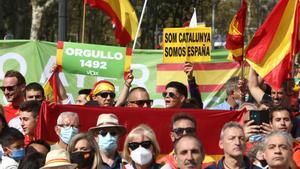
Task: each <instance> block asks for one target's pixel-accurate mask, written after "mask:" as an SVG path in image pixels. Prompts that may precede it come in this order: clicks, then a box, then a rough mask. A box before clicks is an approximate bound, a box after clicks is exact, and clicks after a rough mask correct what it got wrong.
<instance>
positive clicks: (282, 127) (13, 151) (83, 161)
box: [0, 63, 300, 169]
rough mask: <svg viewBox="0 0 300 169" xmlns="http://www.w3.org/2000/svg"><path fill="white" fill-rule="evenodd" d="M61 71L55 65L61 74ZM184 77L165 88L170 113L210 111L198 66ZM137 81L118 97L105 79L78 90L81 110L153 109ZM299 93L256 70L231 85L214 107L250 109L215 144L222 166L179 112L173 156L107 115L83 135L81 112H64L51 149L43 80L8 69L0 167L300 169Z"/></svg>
mask: <svg viewBox="0 0 300 169" xmlns="http://www.w3.org/2000/svg"><path fill="white" fill-rule="evenodd" d="M55 69H56V67H55V66H54V67H53V70H54V73H57V72H56V71H55ZM183 71H184V72H185V73H186V75H187V84H188V85H185V84H183V83H181V82H178V81H172V82H169V83H168V84H166V87H165V91H164V92H163V93H162V97H163V98H164V100H165V108H179V109H180V108H191V109H203V102H202V99H201V93H200V92H199V90H198V85H197V83H196V80H195V77H194V75H193V64H192V63H185V64H184V65H183ZM133 78H134V77H133V74H132V72H130V73H129V74H128V75H127V77H126V78H125V81H124V86H123V89H122V90H121V92H120V95H119V97H117V98H116V92H115V86H114V84H113V83H111V82H110V81H107V80H101V81H98V82H97V83H95V84H94V86H93V87H92V88H91V89H82V90H80V91H79V92H78V96H77V98H76V104H78V105H82V106H100V107H138V108H151V106H152V103H153V100H152V99H151V98H150V95H149V93H148V91H147V90H146V89H145V88H143V87H133V88H132V87H131V83H132V81H133ZM199 78H201V77H199ZM56 82H57V86H58V91H59V92H58V98H59V100H58V102H59V104H71V102H70V98H69V97H68V96H67V94H66V90H65V89H64V87H63V85H62V83H61V82H60V80H59V78H58V79H56ZM293 87H294V83H293V81H292V79H288V80H287V81H286V82H285V83H284V84H283V85H282V87H281V88H280V89H273V88H271V87H269V86H268V85H266V84H265V83H264V82H263V80H262V79H261V78H260V77H259V76H258V75H257V74H256V73H255V71H254V70H252V69H251V70H250V73H249V78H248V80H247V79H244V78H241V77H233V78H231V79H229V80H228V82H227V83H226V84H225V85H224V89H225V90H226V94H227V96H226V99H225V100H224V102H223V103H221V104H219V105H217V106H215V107H212V108H211V109H215V110H245V112H246V113H245V114H244V118H243V121H242V122H233V121H229V122H227V123H225V124H224V125H223V128H222V130H221V132H220V137H219V145H215V146H216V147H219V148H220V149H222V150H223V152H224V155H223V157H222V158H220V159H218V161H216V159H215V158H213V157H212V156H210V155H209V154H207V153H206V151H205V147H204V146H203V144H202V142H201V140H200V139H199V138H198V137H197V134H196V133H197V122H198V121H199V119H195V118H194V117H193V116H192V115H190V114H188V113H187V112H179V113H176V114H174V115H173V117H172V119H170V121H171V124H172V126H171V128H170V134H169V135H170V140H171V141H172V144H173V150H170V151H171V152H170V153H169V154H167V155H162V154H161V153H160V144H159V142H158V140H157V138H156V133H155V132H154V131H153V129H152V128H151V126H148V125H146V124H140V125H138V126H136V127H135V128H133V129H132V130H131V131H128V129H127V128H126V127H125V126H124V125H123V124H120V122H119V119H118V117H117V116H116V115H115V114H113V113H102V114H100V115H99V117H98V120H97V122H96V124H95V126H94V127H91V128H89V130H88V131H80V119H79V116H78V114H77V113H76V112H62V113H60V114H59V116H58V118H57V120H56V126H55V128H54V130H53V132H55V133H56V135H57V136H58V140H57V141H56V142H55V143H49V142H47V140H40V139H37V138H36V137H35V132H36V130H35V129H36V127H37V123H38V119H39V118H38V117H39V113H40V111H41V110H40V107H41V104H42V102H47V100H46V97H45V94H44V89H43V87H42V86H41V85H40V84H39V83H36V82H32V83H29V84H26V80H25V78H24V76H23V75H22V74H21V73H20V72H18V71H15V70H9V71H7V72H6V73H5V76H4V79H3V82H2V86H1V87H0V88H1V90H2V91H3V94H4V96H5V98H6V100H7V102H8V104H7V105H5V106H3V107H2V109H1V113H0V169H8V168H9V169H13V168H20V169H35V168H43V169H46V168H53V169H59V168H70V169H71V168H74V169H75V168H79V169H100V168H101V169H120V168H122V169H160V168H162V169H178V168H179V169H192V168H195V169H213V168H218V169H219V168H220V169H223V168H224V169H244V168H246V169H252V168H253V169H260V168H261V169H263V168H270V169H289V168H293V169H294V168H300V121H299V119H298V118H297V117H296V116H297V115H298V112H299V103H298V102H299V101H300V100H299V99H298V96H299V94H298V91H295V90H293ZM188 95H190V97H188ZM299 97H300V96H299ZM185 110H186V109H185ZM253 112H255V113H257V114H256V115H257V116H260V115H261V114H262V113H265V114H266V113H267V116H268V119H267V121H263V122H261V121H259V120H257V119H255V118H253V117H252V114H253ZM212 113H213V112H212ZM265 114H264V115H265ZM91 120H94V119H91ZM145 123H146V122H145ZM127 133H128V134H127ZM122 137H126V138H125V141H124V145H123V146H121V145H119V144H120V143H119V140H120V139H121V138H122ZM121 147H123V149H122V151H119V150H120V148H121Z"/></svg>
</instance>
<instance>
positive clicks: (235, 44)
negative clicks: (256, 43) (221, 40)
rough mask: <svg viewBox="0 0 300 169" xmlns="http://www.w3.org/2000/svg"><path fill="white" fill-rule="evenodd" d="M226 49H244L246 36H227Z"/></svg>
mask: <svg viewBox="0 0 300 169" xmlns="http://www.w3.org/2000/svg"><path fill="white" fill-rule="evenodd" d="M227 39H231V40H228V41H226V49H238V48H243V47H244V36H243V35H230V34H228V35H227Z"/></svg>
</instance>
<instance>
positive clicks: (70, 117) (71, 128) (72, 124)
mask: <svg viewBox="0 0 300 169" xmlns="http://www.w3.org/2000/svg"><path fill="white" fill-rule="evenodd" d="M55 132H56V134H57V135H58V137H59V141H58V142H57V143H56V144H54V145H52V146H51V151H52V150H56V149H65V150H66V149H67V146H68V144H69V142H70V140H71V139H72V137H73V136H75V135H76V134H78V133H79V117H78V115H77V113H74V112H62V113H61V114H60V115H59V116H58V118H57V123H56V126H55Z"/></svg>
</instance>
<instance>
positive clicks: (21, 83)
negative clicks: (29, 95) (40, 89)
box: [0, 70, 26, 122]
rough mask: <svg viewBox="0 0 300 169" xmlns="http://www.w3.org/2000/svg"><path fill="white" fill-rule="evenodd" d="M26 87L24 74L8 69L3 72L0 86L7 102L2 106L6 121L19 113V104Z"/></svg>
mask: <svg viewBox="0 0 300 169" xmlns="http://www.w3.org/2000/svg"><path fill="white" fill-rule="evenodd" d="M25 87H26V81H25V78H24V76H23V75H22V74H21V73H20V72H18V71H15V70H9V71H7V72H6V73H5V75H4V79H3V84H2V86H1V87H0V88H1V90H2V91H3V94H4V96H5V98H6V101H7V102H8V103H9V104H8V105H6V106H4V114H5V118H6V121H7V122H9V121H10V120H11V119H13V118H15V117H17V116H18V115H19V106H20V104H21V103H22V102H23V101H24V90H25Z"/></svg>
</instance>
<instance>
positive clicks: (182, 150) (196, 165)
mask: <svg viewBox="0 0 300 169" xmlns="http://www.w3.org/2000/svg"><path fill="white" fill-rule="evenodd" d="M174 152H175V154H174V157H175V159H176V161H177V164H178V168H179V169H190V168H193V169H201V168H202V166H201V165H202V161H203V159H204V156H205V154H204V149H203V145H202V144H201V142H200V141H199V140H198V139H197V138H196V137H195V136H193V135H184V136H182V137H181V138H179V139H178V140H177V141H176V142H175V144H174Z"/></svg>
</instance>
